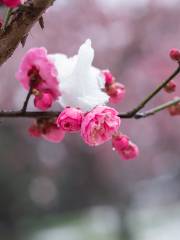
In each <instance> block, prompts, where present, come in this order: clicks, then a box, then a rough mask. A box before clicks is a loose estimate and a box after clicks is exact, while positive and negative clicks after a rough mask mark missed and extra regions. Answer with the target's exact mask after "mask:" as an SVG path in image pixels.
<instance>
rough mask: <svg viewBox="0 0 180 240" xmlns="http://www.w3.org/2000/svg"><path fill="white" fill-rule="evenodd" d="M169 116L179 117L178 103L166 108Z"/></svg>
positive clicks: (179, 105) (179, 104) (179, 106)
mask: <svg viewBox="0 0 180 240" xmlns="http://www.w3.org/2000/svg"><path fill="white" fill-rule="evenodd" d="M168 111H169V114H170V115H171V116H178V115H180V103H176V104H174V105H172V106H170V107H169V108H168Z"/></svg>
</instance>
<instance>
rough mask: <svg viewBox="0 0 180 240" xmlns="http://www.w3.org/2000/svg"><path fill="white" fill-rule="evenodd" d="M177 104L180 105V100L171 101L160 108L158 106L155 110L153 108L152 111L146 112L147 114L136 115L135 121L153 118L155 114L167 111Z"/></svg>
mask: <svg viewBox="0 0 180 240" xmlns="http://www.w3.org/2000/svg"><path fill="white" fill-rule="evenodd" d="M177 103H180V98H176V99H174V100H171V101H169V102H167V103H164V104H162V105H159V106H157V107H155V108H152V109H150V110H148V111H146V112H142V113H136V115H135V116H134V118H135V119H139V118H145V117H149V116H152V115H154V114H155V113H158V112H160V111H162V110H164V109H166V108H168V107H170V106H173V105H175V104H177Z"/></svg>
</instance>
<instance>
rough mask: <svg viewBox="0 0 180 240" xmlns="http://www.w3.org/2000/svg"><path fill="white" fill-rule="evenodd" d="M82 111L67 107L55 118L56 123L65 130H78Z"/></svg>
mask: <svg viewBox="0 0 180 240" xmlns="http://www.w3.org/2000/svg"><path fill="white" fill-rule="evenodd" d="M82 119H83V112H82V111H81V110H80V109H77V108H72V107H67V108H65V109H64V110H63V111H62V112H61V113H60V114H59V116H58V118H57V125H58V126H60V127H61V128H62V129H63V130H64V131H67V132H78V131H79V130H80V129H81V123H82Z"/></svg>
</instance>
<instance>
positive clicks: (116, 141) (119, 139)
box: [112, 134, 129, 153]
mask: <svg viewBox="0 0 180 240" xmlns="http://www.w3.org/2000/svg"><path fill="white" fill-rule="evenodd" d="M128 145H129V138H128V137H127V136H125V135H122V134H117V135H114V136H113V137H112V146H113V149H114V150H116V151H117V152H119V153H121V150H122V149H123V148H127V147H128Z"/></svg>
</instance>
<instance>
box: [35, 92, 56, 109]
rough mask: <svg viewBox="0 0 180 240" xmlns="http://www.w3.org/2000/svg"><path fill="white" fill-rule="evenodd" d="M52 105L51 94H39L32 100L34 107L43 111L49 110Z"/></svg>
mask: <svg viewBox="0 0 180 240" xmlns="http://www.w3.org/2000/svg"><path fill="white" fill-rule="evenodd" d="M52 103H53V96H52V94H51V93H48V92H44V93H40V94H39V95H37V96H35V98H34V105H35V107H37V108H39V109H41V110H43V111H45V110H47V109H48V108H50V107H51V105H52Z"/></svg>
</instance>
